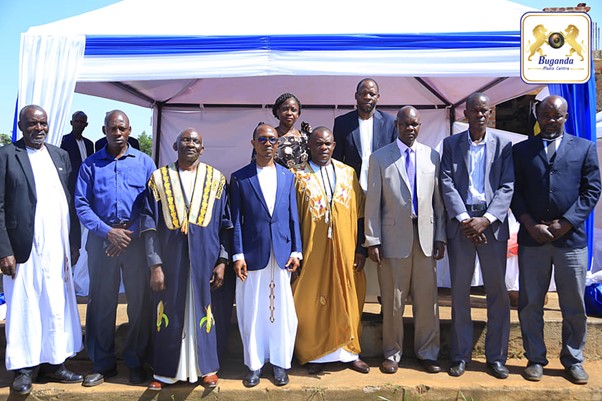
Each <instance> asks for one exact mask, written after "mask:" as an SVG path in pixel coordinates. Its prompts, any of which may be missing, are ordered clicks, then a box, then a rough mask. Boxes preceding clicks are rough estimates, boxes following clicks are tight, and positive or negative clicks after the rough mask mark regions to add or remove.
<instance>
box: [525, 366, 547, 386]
mask: <svg viewBox="0 0 602 401" xmlns="http://www.w3.org/2000/svg"><path fill="white" fill-rule="evenodd" d="M542 376H543V366H541V365H540V364H539V363H530V364H528V365H527V367H526V368H525V370H523V377H524V378H525V379H527V380H529V381H532V382H538V381H540V380H541V378H542Z"/></svg>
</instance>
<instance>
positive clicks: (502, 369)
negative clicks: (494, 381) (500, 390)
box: [487, 361, 510, 379]
mask: <svg viewBox="0 0 602 401" xmlns="http://www.w3.org/2000/svg"><path fill="white" fill-rule="evenodd" d="M487 370H488V371H489V373H491V375H492V376H493V377H496V378H498V379H507V378H508V374H509V373H510V372H509V371H508V368H507V367H506V366H504V364H503V363H501V362H498V361H495V362H487Z"/></svg>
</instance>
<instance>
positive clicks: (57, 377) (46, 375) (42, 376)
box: [36, 364, 84, 384]
mask: <svg viewBox="0 0 602 401" xmlns="http://www.w3.org/2000/svg"><path fill="white" fill-rule="evenodd" d="M36 381H37V382H38V383H48V382H58V383H67V384H69V383H81V382H82V381H84V376H82V375H80V374H78V373H74V372H71V371H70V370H67V368H66V367H65V365H64V364H60V365H59V366H58V368H57V369H55V370H54V371H50V370H48V369H47V368H45V367H44V366H42V367H40V371H39V372H38V377H37V378H36Z"/></svg>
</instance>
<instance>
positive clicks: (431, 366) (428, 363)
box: [418, 359, 441, 373]
mask: <svg viewBox="0 0 602 401" xmlns="http://www.w3.org/2000/svg"><path fill="white" fill-rule="evenodd" d="M418 362H419V363H420V365H421V366H422V368H423V369H424V370H425V371H427V372H428V373H439V372H441V366H440V365H439V362H437V361H433V360H432V359H418Z"/></svg>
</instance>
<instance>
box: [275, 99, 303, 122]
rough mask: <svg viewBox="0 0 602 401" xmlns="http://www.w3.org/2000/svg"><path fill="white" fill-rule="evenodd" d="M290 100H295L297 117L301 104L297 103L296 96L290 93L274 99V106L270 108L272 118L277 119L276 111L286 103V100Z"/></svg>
mask: <svg viewBox="0 0 602 401" xmlns="http://www.w3.org/2000/svg"><path fill="white" fill-rule="evenodd" d="M291 98H293V99H295V102H297V105H298V106H299V115H301V102H300V101H299V99H297V96H295V95H293V94H292V93H283V94H282V95H280V96H278V99H276V101H275V102H274V105H273V106H272V114H273V115H274V117H276V118H278V109H279V108H280V106H281V105H282V103H284V102H286V101H287V100H288V99H291Z"/></svg>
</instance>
